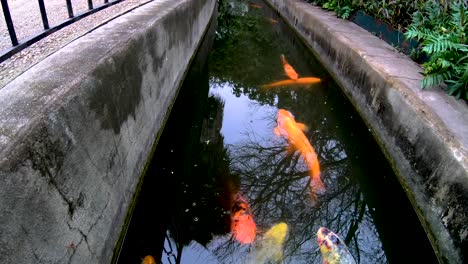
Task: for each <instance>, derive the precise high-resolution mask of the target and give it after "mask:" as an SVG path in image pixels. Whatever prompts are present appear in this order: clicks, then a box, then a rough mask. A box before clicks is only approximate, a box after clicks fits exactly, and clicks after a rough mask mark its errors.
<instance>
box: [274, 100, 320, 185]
mask: <svg viewBox="0 0 468 264" xmlns="http://www.w3.org/2000/svg"><path fill="white" fill-rule="evenodd" d="M277 124H278V125H277V126H276V127H275V129H274V132H275V134H276V135H277V136H282V137H284V138H286V139H287V140H288V142H289V145H290V148H291V149H293V150H297V151H299V153H300V154H301V156H302V157H303V159H304V160H305V162H306V163H307V165H308V166H309V169H310V173H311V177H312V180H311V183H310V187H311V189H312V191H313V193H316V192H322V191H323V190H324V186H323V182H322V180H321V179H320V174H321V173H320V164H319V161H318V158H317V154H316V153H315V150H314V148H313V147H312V145H311V144H310V142H309V140H308V139H307V137H306V136H305V134H304V131H307V126H306V125H304V124H302V123H298V122H296V120H295V119H294V116H293V115H292V114H291V113H290V112H289V111H287V110H285V109H279V110H278V118H277Z"/></svg>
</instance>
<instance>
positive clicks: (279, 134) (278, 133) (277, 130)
mask: <svg viewBox="0 0 468 264" xmlns="http://www.w3.org/2000/svg"><path fill="white" fill-rule="evenodd" d="M273 132H274V133H275V135H277V136H278V137H280V136H281V131H280V129H279V127H277V126H276V127H275V129H273Z"/></svg>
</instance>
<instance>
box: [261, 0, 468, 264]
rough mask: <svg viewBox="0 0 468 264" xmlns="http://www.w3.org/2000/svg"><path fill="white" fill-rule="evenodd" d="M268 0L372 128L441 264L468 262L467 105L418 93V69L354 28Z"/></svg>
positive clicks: (303, 7) (295, 0) (293, 1)
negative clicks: (306, 44)
mask: <svg viewBox="0 0 468 264" xmlns="http://www.w3.org/2000/svg"><path fill="white" fill-rule="evenodd" d="M267 2H269V3H270V4H271V5H272V6H273V8H274V9H276V10H278V11H279V13H280V14H281V16H283V17H284V18H285V20H287V21H288V23H289V24H290V25H291V26H292V27H293V28H294V29H295V30H296V32H298V34H299V35H300V36H301V37H302V38H303V39H304V40H305V42H306V43H308V45H309V47H310V48H311V50H312V51H313V52H314V54H315V55H316V56H317V58H318V59H319V60H320V61H321V62H322V64H323V65H324V66H325V67H326V68H327V70H328V71H329V72H330V73H331V74H332V75H333V77H334V79H335V80H336V81H337V82H338V83H339V85H340V86H341V87H342V89H343V91H344V93H345V94H346V95H347V97H348V98H349V100H350V101H351V102H352V103H353V104H354V106H355V108H356V109H357V111H358V112H359V114H360V115H361V117H362V118H363V119H364V121H365V122H366V123H367V125H368V126H369V128H371V129H372V133H373V135H374V137H375V138H376V139H377V141H378V143H379V145H380V146H381V148H382V150H383V152H384V153H385V155H386V156H387V158H388V160H389V161H390V163H391V164H392V166H393V168H394V170H395V172H396V174H397V175H398V177H399V180H400V182H401V184H402V186H403V188H404V189H405V190H406V193H407V195H408V197H409V198H410V200H411V202H412V204H413V206H414V207H415V209H416V211H417V213H418V216H419V218H420V220H421V222H422V223H423V225H424V227H425V230H426V232H427V233H428V236H429V238H430V240H431V243H432V245H433V247H434V249H435V251H436V254H437V255H438V257H439V261H440V262H442V263H464V262H466V261H468V238H467V237H468V224H467V223H468V107H467V105H466V104H465V103H464V102H463V101H457V100H455V99H454V98H453V97H450V96H448V95H446V94H445V93H444V92H443V91H441V90H440V89H437V88H435V89H429V90H421V89H420V80H421V79H422V78H423V76H422V75H421V74H420V72H421V71H422V69H421V68H420V67H419V65H417V64H416V63H414V62H413V61H412V60H410V59H408V58H407V57H405V56H404V55H402V54H400V53H398V52H397V51H396V50H395V49H394V48H392V47H391V46H390V45H388V44H387V43H385V42H384V41H382V40H380V39H378V38H377V37H375V36H373V35H372V34H371V33H369V32H367V31H365V30H364V29H362V28H360V27H359V26H357V25H355V24H354V23H352V22H349V21H346V20H342V19H338V18H336V16H335V15H334V14H333V13H330V12H325V11H323V10H322V9H320V8H318V7H315V6H313V5H311V4H309V3H306V2H304V1H302V0H267ZM388 198H389V199H391V197H388ZM402 217H404V216H402ZM406 235H411V234H402V240H404V236H406ZM402 243H404V241H402ZM408 247H409V248H408V250H409V251H411V249H410V247H411V246H410V245H408ZM402 254H410V253H409V252H405V253H403V252H402Z"/></svg>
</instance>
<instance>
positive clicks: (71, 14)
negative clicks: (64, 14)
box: [66, 0, 73, 18]
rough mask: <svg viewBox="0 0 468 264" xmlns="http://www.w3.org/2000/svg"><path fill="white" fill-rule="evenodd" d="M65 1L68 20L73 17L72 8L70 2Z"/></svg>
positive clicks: (69, 0) (68, 0)
mask: <svg viewBox="0 0 468 264" xmlns="http://www.w3.org/2000/svg"><path fill="white" fill-rule="evenodd" d="M66 1H67V9H68V18H72V17H73V6H72V3H71V0H66Z"/></svg>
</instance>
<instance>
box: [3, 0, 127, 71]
mask: <svg viewBox="0 0 468 264" xmlns="http://www.w3.org/2000/svg"><path fill="white" fill-rule="evenodd" d="M65 1H66V5H67V11H68V19H67V20H65V21H63V22H62V23H60V24H58V25H56V26H54V27H52V28H51V27H50V26H49V20H48V18H47V11H46V8H45V5H44V0H38V2H39V11H40V12H41V18H42V25H43V27H44V31H42V32H41V33H39V34H37V35H34V36H32V37H28V38H26V39H25V40H24V41H21V42H18V38H17V36H16V32H15V27H14V25H13V20H12V19H11V13H10V8H9V7H8V2H7V0H1V3H2V8H3V16H4V17H5V22H6V25H7V29H8V34H9V35H10V40H11V45H12V47H11V48H8V49H6V50H3V51H2V52H1V54H0V63H1V62H3V61H5V60H6V59H8V58H10V57H11V56H13V55H14V54H16V53H18V52H20V51H21V50H23V49H25V48H26V47H28V46H30V45H32V44H33V43H35V42H37V41H39V40H41V39H43V38H45V37H46V36H48V35H50V34H52V33H54V32H55V31H57V30H59V29H62V28H64V27H66V26H68V25H70V24H72V23H74V22H76V21H78V20H80V19H82V18H84V17H87V16H89V15H91V14H93V13H96V12H97V11H100V10H102V9H104V8H106V7H109V6H112V5H115V4H117V3H119V2H122V1H124V0H114V1H109V0H104V4H102V5H99V6H96V7H94V5H93V1H92V0H88V10H87V11H85V12H83V13H80V14H77V15H74V14H73V6H72V2H71V0H65Z"/></svg>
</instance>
